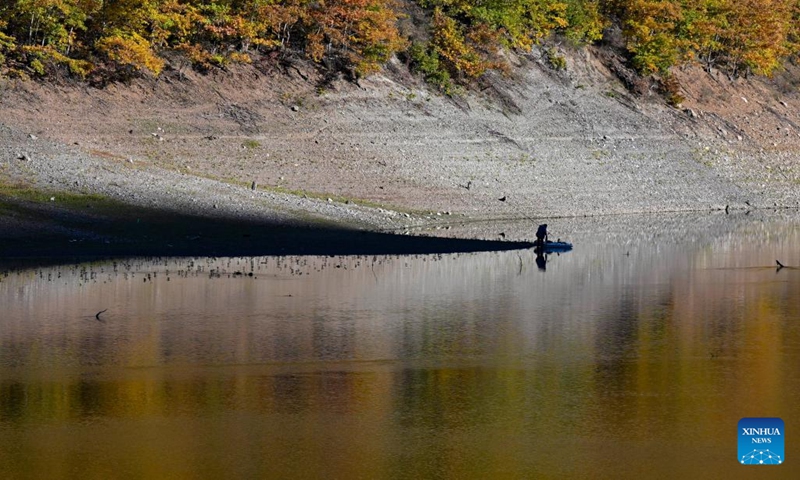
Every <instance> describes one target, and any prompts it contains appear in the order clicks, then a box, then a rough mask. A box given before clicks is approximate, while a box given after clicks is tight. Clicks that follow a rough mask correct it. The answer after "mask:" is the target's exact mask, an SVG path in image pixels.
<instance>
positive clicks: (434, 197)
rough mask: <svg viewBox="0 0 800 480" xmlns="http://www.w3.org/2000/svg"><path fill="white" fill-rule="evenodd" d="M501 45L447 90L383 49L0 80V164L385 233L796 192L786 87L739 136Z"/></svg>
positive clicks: (718, 119) (195, 210) (735, 205)
mask: <svg viewBox="0 0 800 480" xmlns="http://www.w3.org/2000/svg"><path fill="white" fill-rule="evenodd" d="M517 61H518V65H517V68H516V77H515V78H500V77H497V78H494V79H493V81H492V84H491V85H492V86H491V88H490V89H488V90H487V91H484V92H482V93H476V94H471V95H468V96H465V97H460V98H457V99H450V98H445V97H441V96H438V95H435V94H433V93H431V92H430V91H429V90H427V89H426V88H425V87H424V86H423V85H421V84H420V83H419V82H418V81H417V80H416V79H414V78H411V77H409V76H408V74H407V73H406V72H405V71H404V69H403V68H402V67H401V66H399V65H394V66H393V67H392V68H390V69H389V70H387V72H385V73H384V74H383V75H376V76H373V77H370V78H368V79H365V80H362V81H361V82H360V83H359V84H358V85H355V84H349V83H345V82H336V83H334V84H332V85H328V86H326V87H325V88H324V89H323V88H322V87H319V85H318V84H317V83H316V82H315V81H314V80H315V79H314V75H315V74H314V72H313V71H310V70H303V69H302V66H300V67H301V68H293V69H290V70H288V71H286V72H283V73H281V74H280V75H277V74H270V75H265V74H263V73H261V72H258V71H256V70H254V69H252V68H251V67H241V68H239V69H238V70H234V71H231V72H228V73H226V74H220V75H219V76H216V77H215V76H213V75H211V76H200V75H197V74H189V75H188V76H187V77H185V78H178V77H177V76H172V77H170V76H169V74H167V75H165V77H164V78H163V79H161V80H159V81H157V82H156V81H152V80H151V81H141V82H139V83H135V84H133V85H127V86H123V85H114V86H111V87H108V88H106V89H104V90H91V89H83V88H77V87H58V86H52V85H38V84H30V83H27V84H26V83H11V82H6V83H4V84H3V85H2V86H0V92H2V93H0V112H2V115H0V119H2V120H0V122H2V124H0V178H2V181H3V182H4V183H7V184H14V183H23V184H26V185H30V186H33V187H35V188H37V189H45V190H48V191H56V192H57V191H68V192H80V193H87V194H99V195H103V196H107V197H110V198H113V199H116V200H119V201H121V202H124V203H125V204H129V205H133V206H137V207H142V208H153V209H163V210H165V211H174V212H183V213H188V214H193V215H200V216H206V217H210V218H237V219H245V220H250V221H270V222H273V223H275V224H286V225H300V224H304V225H308V224H314V223H316V224H325V225H332V224H336V225H346V226H348V227H352V228H361V229H369V230H386V231H397V232H404V231H406V230H408V229H411V228H416V227H428V226H431V225H433V226H435V225H442V226H446V225H448V224H451V223H454V222H465V221H474V220H486V219H494V220H499V219H513V218H541V217H576V216H593V215H607V214H629V213H642V212H674V211H710V210H725V209H726V208H727V209H730V210H737V209H741V210H746V209H751V208H776V207H777V208H790V209H795V208H798V206H800V195H799V193H800V168H798V157H797V153H796V152H797V151H799V150H798V148H797V141H796V140H794V138H795V137H797V136H800V132H798V135H795V136H792V135H794V133H795V130H794V129H795V128H796V127H795V125H798V124H800V119H798V118H796V117H797V114H796V113H794V112H797V110H795V109H792V108H791V107H792V106H793V105H795V104H796V102H797V99H796V98H795V97H787V96H784V97H781V98H780V99H775V98H772V99H769V98H767V99H764V98H762V99H760V100H759V101H760V102H761V104H762V105H761V111H764V112H767V111H769V110H770V109H771V110H775V109H776V108H781V109H783V111H785V115H782V116H781V115H771V116H760V117H759V115H755V114H749V115H750V116H748V117H747V118H752V119H759V118H760V120H757V121H756V120H754V122H755V123H758V122H761V123H760V124H759V125H757V126H758V128H761V129H763V130H764V131H767V130H769V129H774V128H777V130H778V132H779V133H780V134H781V135H782V137H781V139H782V140H781V142H782V143H780V144H779V143H778V142H777V141H774V140H773V139H772V138H771V137H770V138H767V137H765V136H764V135H761V136H759V135H758V134H750V135H747V136H746V138H745V137H743V136H742V135H741V134H737V133H736V131H735V130H734V129H733V128H731V127H730V121H728V120H726V117H725V116H724V115H728V116H729V117H731V118H733V117H732V116H733V115H734V114H741V112H738V111H735V110H733V111H732V112H733V113H731V112H728V113H727V114H725V113H724V112H720V111H718V110H714V111H712V109H711V107H710V105H716V104H713V103H712V104H704V103H703V102H702V101H701V99H700V98H699V94H698V95H694V94H693V93H692V91H689V90H687V92H686V93H687V96H688V99H687V102H686V105H688V107H687V108H686V109H685V110H679V109H673V108H669V107H666V106H664V105H663V104H662V103H661V102H660V101H659V100H656V99H642V98H633V97H631V96H630V95H629V94H628V93H627V92H626V90H625V89H624V88H623V87H622V85H621V84H620V83H619V82H618V80H616V79H615V77H613V75H611V74H610V73H609V72H608V71H607V70H605V69H604V67H603V66H602V64H600V62H598V61H597V60H596V58H595V57H593V56H592V52H591V50H587V51H584V52H581V53H576V54H572V55H571V56H569V58H568V65H569V66H568V68H567V70H566V71H565V72H554V71H552V70H550V69H549V68H548V67H546V66H544V65H543V62H541V61H540V60H539V59H538V58H537V57H536V55H535V54H533V55H531V56H529V57H525V58H519V59H517ZM735 87H736V88H737V89H739V90H737V94H740V93H741V95H745V94H746V95H756V94H757V92H756V91H755V90H754V89H755V88H756V87H754V86H751V87H747V86H746V85H744V86H743V85H735ZM757 87H758V88H761V89H763V88H764V87H763V85H761V84H759V85H757ZM720 88H723V87H720ZM724 88H733V87H724ZM747 88H750V89H751V90H746V89H747ZM742 89H744V90H742ZM723 90H724V89H723ZM742 92H744V93H742ZM741 95H740V96H741ZM770 102H772V103H775V106H773V105H772V104H771V103H770ZM753 103H754V102H753V101H751V102H749V103H748V108H751V107H752V104H753ZM795 121H796V123H795ZM725 122H727V123H725ZM723 123H724V124H726V125H729V126H728V130H726V131H724V133H720V129H721V127H720V125H721V124H723ZM755 123H753V122H750V123H748V125H750V126H753V128H754V130H753V132H756V131H757V129H755V126H756V125H755ZM776 125H777V127H776ZM784 128H785V129H786V135H783V134H784V131H783V130H781V129H784ZM789 129H792V130H791V131H789ZM730 132H733V133H730ZM784 137H786V138H787V139H790V141H786V140H783V138H784ZM254 184H255V185H254ZM254 187H255V188H254ZM57 202H58V199H57V198H56V200H55V201H54V203H56V204H57ZM12 220H13V221H15V222H17V227H19V222H20V221H21V220H20V219H19V218H16V219H12V216H10V215H5V222H6V223H5V224H6V225H7V226H8V225H12V223H11V222H12ZM12 231H17V232H22V231H23V230H22V229H20V228H4V232H5V233H4V234H3V235H4V236H6V237H8V236H12V235H13V234H12V233H11V232H12Z"/></svg>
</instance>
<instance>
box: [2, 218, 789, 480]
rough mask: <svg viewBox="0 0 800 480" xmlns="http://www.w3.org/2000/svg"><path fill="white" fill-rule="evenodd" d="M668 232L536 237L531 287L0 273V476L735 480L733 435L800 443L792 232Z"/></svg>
mask: <svg viewBox="0 0 800 480" xmlns="http://www.w3.org/2000/svg"><path fill="white" fill-rule="evenodd" d="M672 222H673V223H671V224H666V225H663V224H662V225H652V224H647V225H642V224H641V223H640V224H637V225H634V226H629V227H626V226H625V225H608V224H604V225H603V226H602V228H594V227H591V228H589V227H586V225H585V224H584V225H583V227H581V225H580V224H576V223H567V222H566V221H565V224H563V225H557V222H553V223H554V225H556V226H557V227H559V229H560V231H561V232H568V234H569V238H570V239H571V240H573V242H574V243H575V244H576V245H580V247H579V248H576V250H574V251H573V252H570V253H569V254H568V255H560V256H555V257H551V258H550V259H549V261H548V265H547V274H546V275H541V273H540V272H539V270H538V265H537V258H536V257H537V255H536V253H535V252H533V251H521V252H499V253H479V254H458V255H431V256H394V257H381V256H370V257H257V258H224V259H214V258H202V259H194V260H187V259H171V258H163V259H147V260H145V259H134V260H126V261H116V262H110V263H94V264H82V265H73V266H62V267H55V268H41V269H32V270H22V271H7V272H3V273H2V275H1V276H0V280H1V281H0V299H2V305H3V306H4V311H3V313H2V316H0V458H2V459H3V461H2V462H0V477H2V478H61V477H80V478H112V477H113V478H142V477H148V478H149V477H153V478H171V477H177V478H216V477H226V478H230V477H234V478H237V477H242V478H306V477H331V476H336V477H341V478H386V477H390V478H391V477H399V478H530V477H535V478H538V477H542V476H544V477H559V478H563V477H580V478H624V477H628V478H642V477H648V478H652V477H675V476H679V475H685V476H687V477H692V478H696V477H698V476H703V477H718V476H723V475H724V476H727V477H732V478H737V477H745V476H747V477H749V476H752V475H753V474H754V472H753V470H752V469H747V468H744V467H741V466H739V465H737V464H736V445H735V442H736V440H735V439H736V436H735V435H736V432H735V431H736V423H737V422H738V420H739V418H741V417H744V416H777V417H782V418H783V419H784V421H785V422H786V428H787V430H788V431H797V430H798V428H799V427H800V421H798V418H797V416H796V414H795V410H796V409H795V408H794V406H795V405H796V404H797V403H798V400H800V361H798V360H800V302H798V301H797V299H796V294H797V291H798V286H800V271H798V270H793V269H782V270H780V271H778V272H776V271H775V268H774V265H775V263H774V262H775V258H779V259H781V261H782V262H783V263H784V264H785V265H788V266H796V265H800V251H798V249H797V245H800V229H799V228H798V227H797V225H798V224H797V223H796V222H792V221H784V220H779V221H770V220H769V219H759V220H758V221H753V220H750V219H747V220H741V221H738V220H731V219H730V218H727V219H726V218H724V217H722V219H720V218H717V217H714V218H710V219H697V218H693V217H675V218H674V219H673V220H672ZM586 223H588V222H586ZM676 223H677V224H678V225H676ZM687 225H689V226H693V227H694V229H691V230H686V231H687V232H689V233H688V234H687V235H686V236H685V237H684V238H682V239H675V238H673V237H672V236H671V235H670V232H673V231H676V230H675V229H676V228H679V227H680V228H685V227H686V226H687ZM581 228H585V230H581ZM504 231H506V232H513V228H509V227H507V226H506V227H504ZM509 235H513V233H510V234H509ZM565 236H567V235H566V234H565ZM104 309H107V311H106V312H105V313H103V315H102V319H103V320H105V321H104V322H100V321H98V320H97V318H96V316H95V315H96V314H97V312H99V311H101V310H104ZM791 438H793V437H791ZM798 445H800V444H797V443H795V442H792V441H791V439H788V440H787V452H786V456H787V461H788V462H789V463H791V461H792V459H793V458H798V457H800V449H798ZM165 452H166V454H165ZM743 468H744V469H743ZM756 473H758V472H756ZM769 474H770V475H771V476H777V477H781V476H783V477H786V478H788V477H790V472H789V470H786V469H785V468H784V467H777V468H775V469H770V472H769Z"/></svg>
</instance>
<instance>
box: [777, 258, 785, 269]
mask: <svg viewBox="0 0 800 480" xmlns="http://www.w3.org/2000/svg"><path fill="white" fill-rule="evenodd" d="M775 263H777V264H778V270H780V269H781V268H783V267H784V265H783V264H782V263H781V262H779V261H778V260H775Z"/></svg>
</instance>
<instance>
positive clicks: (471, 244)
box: [0, 204, 533, 267]
mask: <svg viewBox="0 0 800 480" xmlns="http://www.w3.org/2000/svg"><path fill="white" fill-rule="evenodd" d="M14 208H15V211H14V215H13V216H14V217H17V218H23V219H26V220H28V223H33V224H34V225H35V227H36V228H32V229H30V228H29V229H26V230H21V233H19V232H17V234H14V232H8V233H10V234H5V235H4V234H2V233H0V266H6V267H8V266H35V265H47V264H59V263H64V262H72V261H75V260H81V259H89V258H114V257H132V256H170V257H181V256H218V257H228V256H275V255H404V254H439V253H465V252H482V251H503V250H516V249H524V248H531V247H532V246H533V244H532V243H528V242H511V241H493V240H477V239H453V238H442V237H426V236H410V235H401V234H392V233H381V232H372V231H366V230H359V229H356V228H347V227H342V226H337V225H331V224H325V223H323V222H319V223H318V224H316V225H315V224H312V222H307V223H300V222H298V223H296V224H288V223H287V222H280V221H270V220H252V219H239V218H221V217H216V218H215V217H208V216H202V215H190V214H181V213H175V212H170V211H166V210H160V209H147V208H134V207H130V206H124V207H122V209H121V210H120V211H119V212H108V211H106V212H103V213H101V214H97V212H94V211H74V210H58V211H55V212H54V211H52V209H49V208H46V207H43V206H41V205H37V204H16V205H14Z"/></svg>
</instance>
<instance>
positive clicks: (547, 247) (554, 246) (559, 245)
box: [533, 240, 572, 253]
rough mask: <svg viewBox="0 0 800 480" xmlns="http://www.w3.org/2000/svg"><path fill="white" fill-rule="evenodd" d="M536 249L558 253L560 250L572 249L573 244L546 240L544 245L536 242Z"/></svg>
mask: <svg viewBox="0 0 800 480" xmlns="http://www.w3.org/2000/svg"><path fill="white" fill-rule="evenodd" d="M533 248H534V250H542V251H543V252H544V253H558V252H568V251H570V250H572V244H571V243H567V242H561V241H558V242H551V241H549V240H548V241H546V242H545V243H544V245H540V244H535V245H534V247H533Z"/></svg>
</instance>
